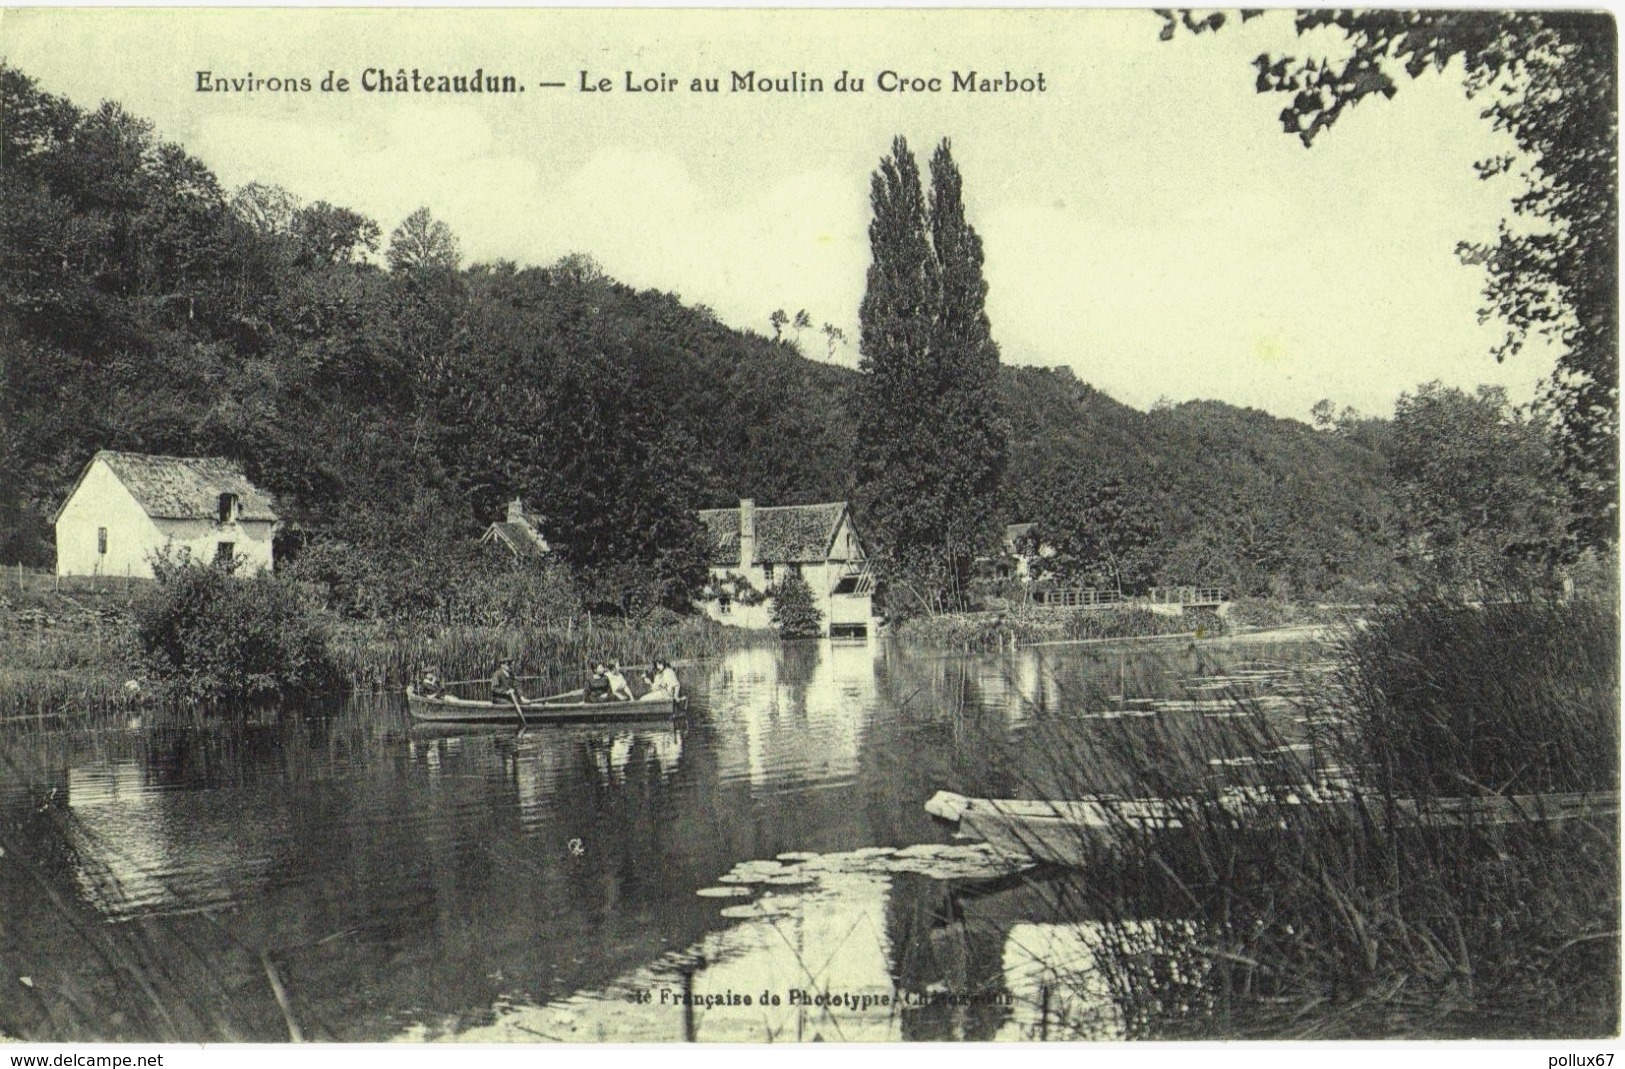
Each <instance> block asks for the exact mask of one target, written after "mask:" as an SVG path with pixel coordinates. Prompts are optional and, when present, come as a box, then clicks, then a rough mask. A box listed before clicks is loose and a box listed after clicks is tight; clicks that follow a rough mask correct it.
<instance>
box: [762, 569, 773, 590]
mask: <svg viewBox="0 0 1625 1069" xmlns="http://www.w3.org/2000/svg"><path fill="white" fill-rule="evenodd" d="M762 580H763V581H764V582H766V583H767V584H768V585H769V586H772V585H773V565H771V564H764V565H762Z"/></svg>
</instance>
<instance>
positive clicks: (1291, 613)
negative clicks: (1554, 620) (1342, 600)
mask: <svg viewBox="0 0 1625 1069" xmlns="http://www.w3.org/2000/svg"><path fill="white" fill-rule="evenodd" d="M1373 608H1374V606H1362V605H1313V604H1296V603H1291V602H1281V601H1272V600H1266V599H1259V598H1249V599H1242V600H1238V601H1234V602H1227V603H1225V606H1224V610H1223V611H1222V612H1216V611H1214V610H1211V609H1192V610H1189V611H1186V612H1184V613H1177V614H1164V613H1161V612H1155V611H1152V610H1151V609H1149V608H1133V607H1131V608H1111V609H1044V608H1035V607H1023V608H1017V609H1010V610H1008V611H1004V612H965V613H944V614H942V615H939V616H921V617H915V618H913V619H910V620H905V621H903V622H902V623H900V624H898V625H897V626H896V627H895V628H894V629H893V630H892V634H893V635H894V636H895V637H897V638H899V639H902V640H904V641H907V642H916V643H919V644H920V645H924V646H935V647H939V648H946V649H956V650H964V651H967V652H975V651H983V650H999V649H1012V648H1017V647H1021V646H1050V645H1083V644H1089V643H1108V642H1118V641H1128V640H1151V639H1157V640H1163V639H1166V640H1175V639H1185V640H1188V641H1195V642H1204V643H1206V642H1213V641H1245V642H1261V641H1281V642H1292V641H1316V640H1324V639H1326V638H1329V637H1331V636H1332V635H1333V634H1335V633H1336V632H1337V631H1338V630H1339V629H1341V628H1346V627H1348V626H1351V625H1352V624H1354V623H1355V622H1357V621H1359V620H1361V619H1363V618H1364V617H1365V616H1366V615H1368V614H1369V613H1370V611H1372V609H1373Z"/></svg>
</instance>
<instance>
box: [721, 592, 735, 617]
mask: <svg viewBox="0 0 1625 1069" xmlns="http://www.w3.org/2000/svg"><path fill="white" fill-rule="evenodd" d="M733 606H734V600H733V598H730V597H729V596H728V595H726V594H724V595H722V596H721V597H720V598H718V599H717V612H719V613H721V614H722V615H724V616H727V615H728V614H729V613H730V612H732V611H733Z"/></svg>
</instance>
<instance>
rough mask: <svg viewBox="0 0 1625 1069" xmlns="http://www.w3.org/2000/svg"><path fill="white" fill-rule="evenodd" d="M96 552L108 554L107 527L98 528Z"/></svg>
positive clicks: (103, 554)
mask: <svg viewBox="0 0 1625 1069" xmlns="http://www.w3.org/2000/svg"><path fill="white" fill-rule="evenodd" d="M96 552H97V553H100V554H101V555H102V556H104V557H105V556H107V528H105V527H98V528H96Z"/></svg>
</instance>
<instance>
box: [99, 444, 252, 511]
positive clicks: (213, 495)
mask: <svg viewBox="0 0 1625 1069" xmlns="http://www.w3.org/2000/svg"><path fill="white" fill-rule="evenodd" d="M98 460H100V461H102V462H104V463H105V464H106V465H107V466H108V468H109V469H111V471H112V472H113V474H114V475H116V476H118V480H119V482H121V483H123V484H124V487H125V489H127V490H129V491H130V494H131V495H132V496H133V497H134V498H135V500H136V502H137V503H138V504H139V505H140V506H141V507H142V509H144V510H145V511H146V513H147V515H148V516H151V517H152V518H153V519H159V520H212V519H216V518H218V517H219V515H220V495H221V494H236V495H237V501H238V503H239V505H240V507H241V509H242V511H241V513H240V518H242V519H245V520H266V521H272V522H274V521H275V520H276V511H275V510H274V509H273V508H272V507H271V498H270V496H269V495H267V494H265V493H262V492H261V491H260V490H259V489H258V488H257V487H255V485H254V484H253V483H251V482H249V481H248V477H247V476H245V475H244V474H243V472H242V469H241V468H239V467H237V465H235V464H233V463H232V462H231V461H229V460H225V459H223V458H221V457H154V456H148V455H146V454H144V453H116V452H114V451H113V450H111V449H103V450H102V451H101V452H99V453H97V454H96V455H95V456H94V457H93V458H91V464H94V463H95V462H96V461H98ZM86 470H87V471H88V470H89V466H88V465H87V466H86ZM81 478H83V476H81ZM74 489H75V490H77V489H78V487H74ZM70 496H71V495H70Z"/></svg>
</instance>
